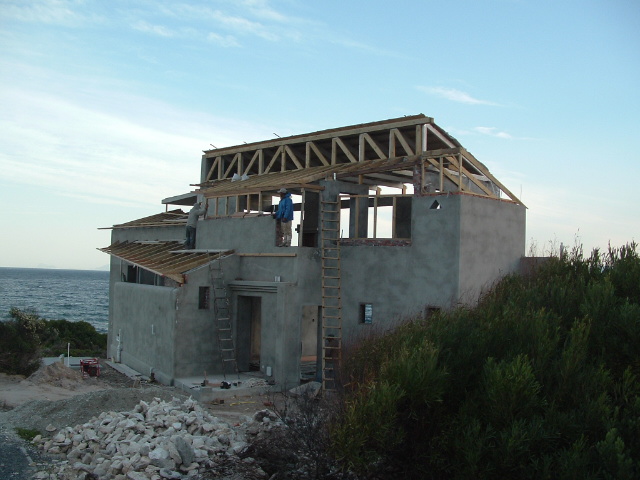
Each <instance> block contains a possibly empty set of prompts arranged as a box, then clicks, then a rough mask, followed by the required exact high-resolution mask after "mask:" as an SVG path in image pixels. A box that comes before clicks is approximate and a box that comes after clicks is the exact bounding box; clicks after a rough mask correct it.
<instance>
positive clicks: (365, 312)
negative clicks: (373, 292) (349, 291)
mask: <svg viewBox="0 0 640 480" xmlns="http://www.w3.org/2000/svg"><path fill="white" fill-rule="evenodd" d="M360 323H361V324H363V325H371V324H372V323H373V304H372V303H361V304H360Z"/></svg>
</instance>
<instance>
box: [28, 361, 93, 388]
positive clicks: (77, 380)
mask: <svg viewBox="0 0 640 480" xmlns="http://www.w3.org/2000/svg"><path fill="white" fill-rule="evenodd" d="M25 381H26V382H31V383H33V384H34V385H52V386H54V387H61V388H66V389H67V390H75V389H77V388H78V387H79V386H82V385H83V383H82V374H81V373H80V372H79V371H76V370H73V369H72V368H69V367H67V366H66V365H65V364H64V363H62V362H55V363H52V364H51V365H42V366H41V367H40V368H39V369H38V370H37V371H35V372H34V373H33V374H31V376H29V377H27V379H26V380H25Z"/></svg>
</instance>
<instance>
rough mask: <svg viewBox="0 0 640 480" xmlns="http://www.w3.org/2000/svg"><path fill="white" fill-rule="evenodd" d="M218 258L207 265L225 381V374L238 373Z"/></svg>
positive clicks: (228, 306)
mask: <svg viewBox="0 0 640 480" xmlns="http://www.w3.org/2000/svg"><path fill="white" fill-rule="evenodd" d="M223 258H225V257H218V258H217V259H216V260H215V261H213V262H211V263H210V264H209V273H210V275H211V285H212V289H213V315H214V322H215V327H216V333H217V336H218V350H219V351H220V358H221V361H222V374H223V375H224V379H225V380H226V379H227V372H229V373H235V375H236V377H238V378H240V377H239V375H240V374H239V373H238V361H237V358H236V346H235V342H234V340H233V328H232V323H231V302H230V300H229V295H228V293H227V285H226V283H225V281H224V272H223V270H222V259H223Z"/></svg>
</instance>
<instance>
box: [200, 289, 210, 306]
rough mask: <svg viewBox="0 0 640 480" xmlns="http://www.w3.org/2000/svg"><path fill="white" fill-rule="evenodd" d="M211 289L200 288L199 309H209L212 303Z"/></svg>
mask: <svg viewBox="0 0 640 480" xmlns="http://www.w3.org/2000/svg"><path fill="white" fill-rule="evenodd" d="M210 295H211V294H210V289H209V287H199V289H198V309H200V310H209V304H210Z"/></svg>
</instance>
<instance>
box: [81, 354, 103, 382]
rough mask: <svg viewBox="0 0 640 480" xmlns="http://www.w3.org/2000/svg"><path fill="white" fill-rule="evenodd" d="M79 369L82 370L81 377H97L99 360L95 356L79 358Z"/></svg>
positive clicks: (98, 374)
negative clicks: (84, 358)
mask: <svg viewBox="0 0 640 480" xmlns="http://www.w3.org/2000/svg"><path fill="white" fill-rule="evenodd" d="M80 370H81V371H82V378H86V377H99V376H100V362H99V361H98V359H97V358H87V359H86V360H80Z"/></svg>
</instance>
